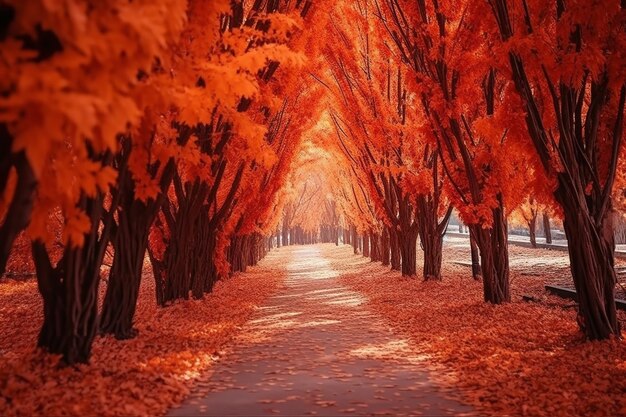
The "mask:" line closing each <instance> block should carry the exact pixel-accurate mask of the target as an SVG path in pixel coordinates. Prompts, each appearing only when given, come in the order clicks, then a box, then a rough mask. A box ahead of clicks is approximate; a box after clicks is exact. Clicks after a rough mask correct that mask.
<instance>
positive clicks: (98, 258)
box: [33, 192, 117, 365]
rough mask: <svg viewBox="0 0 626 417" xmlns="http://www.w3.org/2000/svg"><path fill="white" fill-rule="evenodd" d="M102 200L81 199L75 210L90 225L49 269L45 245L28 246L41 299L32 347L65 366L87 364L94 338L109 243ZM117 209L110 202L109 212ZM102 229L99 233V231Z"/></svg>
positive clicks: (108, 225) (108, 223)
mask: <svg viewBox="0 0 626 417" xmlns="http://www.w3.org/2000/svg"><path fill="white" fill-rule="evenodd" d="M103 202H104V197H103V195H102V193H101V192H98V193H97V195H96V197H94V198H88V197H85V196H82V197H81V201H80V202H79V208H80V209H82V210H83V211H84V212H85V213H87V215H88V216H89V217H90V220H91V229H90V231H89V232H88V233H86V234H85V235H84V244H83V246H82V247H80V248H76V247H73V246H67V247H66V248H65V250H64V253H63V257H62V258H61V260H60V261H59V262H58V263H57V265H56V266H54V267H53V266H52V263H51V261H50V257H49V255H48V252H47V250H46V247H45V245H44V244H43V243H42V242H40V241H35V242H33V260H34V262H35V268H36V269H37V284H38V288H39V292H40V293H41V295H42V298H43V308H44V312H43V316H44V319H43V325H42V327H41V331H40V333H39V339H38V346H39V347H42V348H44V349H46V350H47V351H48V352H50V353H57V354H61V355H63V361H64V362H65V363H66V364H70V365H71V364H75V363H87V362H88V361H89V357H90V355H91V347H92V344H93V340H94V338H95V336H96V334H97V332H98V329H99V325H98V286H99V284H100V267H101V265H102V260H103V259H104V253H105V251H106V247H107V245H108V242H109V235H110V230H111V222H112V218H111V216H110V214H106V215H105V211H104V208H103ZM116 204H117V202H116V201H114V202H113V203H112V206H115V205H116ZM100 226H102V227H100Z"/></svg>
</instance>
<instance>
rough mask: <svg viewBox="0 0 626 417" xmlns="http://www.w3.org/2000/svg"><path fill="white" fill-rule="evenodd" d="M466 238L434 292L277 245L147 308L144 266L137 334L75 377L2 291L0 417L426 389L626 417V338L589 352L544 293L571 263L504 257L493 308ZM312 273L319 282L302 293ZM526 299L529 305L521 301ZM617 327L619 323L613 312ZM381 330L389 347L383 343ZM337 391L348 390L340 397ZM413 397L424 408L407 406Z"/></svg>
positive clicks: (275, 407)
mask: <svg viewBox="0 0 626 417" xmlns="http://www.w3.org/2000/svg"><path fill="white" fill-rule="evenodd" d="M466 243H467V242H464V241H460V240H454V239H448V240H447V241H446V244H445V248H444V277H443V281H442V282H423V281H422V280H421V279H419V278H402V277H401V276H400V274H399V273H398V272H394V271H389V270H388V268H387V267H383V266H381V265H380V263H372V262H369V259H366V258H363V257H362V256H360V255H353V254H352V248H351V247H349V246H340V247H335V246H334V245H319V246H316V247H315V251H314V252H315V253H316V255H315V256H316V257H317V258H319V257H320V255H321V256H322V257H323V258H325V259H326V260H325V261H324V262H321V263H320V262H319V259H317V261H316V260H315V259H314V258H315V257H311V256H309V255H310V254H308V255H307V253H308V252H307V253H304V252H302V251H303V250H304V248H303V247H293V248H282V249H281V250H279V251H273V252H272V253H271V254H270V255H269V256H268V258H266V260H264V261H263V262H262V264H261V265H260V266H259V267H257V268H252V269H251V270H250V272H248V273H246V274H239V275H235V276H233V277H232V278H230V279H228V280H225V281H223V282H221V283H219V284H218V285H217V287H216V289H215V291H214V293H213V294H211V295H209V296H207V297H206V299H204V300H200V301H185V302H179V303H176V304H174V305H173V306H170V307H168V308H165V309H160V308H157V307H156V305H155V303H154V287H153V285H152V279H151V277H150V276H149V270H146V274H145V277H144V278H145V279H144V282H143V285H142V289H141V296H140V302H139V307H138V312H137V317H136V322H137V327H138V329H139V332H140V333H139V337H138V338H136V339H134V340H130V341H123V342H122V341H116V340H114V339H113V338H110V337H106V338H98V339H97V341H96V343H95V345H94V351H93V359H92V361H91V363H90V364H89V365H83V366H80V367H77V368H62V367H59V366H58V358H56V357H54V356H51V355H45V354H43V353H41V352H38V351H36V350H35V349H34V345H35V340H36V337H37V332H38V330H39V326H40V324H41V301H40V297H39V295H38V294H37V289H36V283H35V282H34V281H33V280H30V281H8V282H3V283H0V329H1V331H0V415H2V416H5V415H6V416H13V415H20V416H30V415H46V416H47V415H55V416H56V415H74V416H78V415H105V416H108V415H160V414H163V413H165V412H167V410H168V409H169V408H170V407H171V406H173V405H175V404H178V403H180V402H182V401H183V400H185V398H188V397H186V396H187V395H188V394H189V393H190V392H193V393H194V395H193V396H192V398H189V399H187V400H186V402H185V404H191V405H194V406H199V407H200V408H201V409H202V406H203V405H206V404H204V403H203V402H202V401H200V402H198V398H200V399H201V398H202V397H203V396H206V395H213V396H214V398H216V397H215V396H217V398H218V399H219V398H222V400H224V401H225V404H226V405H229V404H231V403H230V401H231V399H232V398H235V399H239V400H243V399H246V401H248V402H249V403H250V404H253V405H254V407H256V408H259V409H260V410H262V412H263V413H265V414H283V415H286V414H289V413H288V411H289V410H296V409H298V410H301V409H302V407H305V408H306V409H307V410H308V411H307V412H309V411H310V414H312V415H313V414H314V413H316V414H319V415H325V414H329V413H331V414H332V413H334V414H341V415H353V414H368V413H370V412H371V414H373V413H374V409H376V410H377V411H376V412H381V413H382V412H385V413H387V414H389V415H391V414H397V413H398V412H404V413H405V414H408V415H414V414H415V415H417V414H419V413H425V412H427V411H428V407H427V404H428V401H430V400H432V399H433V397H432V396H430V397H429V395H431V394H429V393H432V395H433V396H435V397H434V398H437V397H436V396H437V395H439V394H442V395H444V396H446V397H448V396H451V397H452V401H453V402H452V403H448V406H446V407H450V408H448V410H454V409H455V408H456V407H455V406H453V405H452V404H454V400H457V401H461V402H464V403H466V404H467V405H469V406H471V407H472V408H473V409H474V410H476V411H477V412H478V413H479V414H480V415H490V416H502V415H512V416H517V415H522V416H583V415H584V416H593V417H596V416H607V417H608V416H620V415H623V416H626V395H624V393H626V343H625V342H623V341H608V342H585V341H584V340H583V338H582V335H581V333H580V332H579V330H578V328H577V325H576V322H575V311H574V309H573V308H572V305H573V302H571V301H568V300H562V299H560V298H557V297H554V296H549V295H546V294H545V292H544V291H543V285H544V284H545V283H559V284H563V285H566V284H568V283H569V280H570V279H571V278H570V277H569V271H568V270H567V254H566V253H565V252H557V251H548V250H541V249H527V248H521V247H514V246H511V249H510V255H511V268H512V271H511V283H512V293H513V302H511V303H509V304H506V305H501V306H492V305H488V304H485V303H484V302H483V301H482V284H481V283H480V282H477V281H474V280H472V279H471V277H470V269H469V268H468V267H467V266H466V265H464V263H466V262H467V259H468V256H469V255H468V249H467V244H466ZM306 248H307V250H308V248H310V247H306ZM319 251H321V252H319ZM305 252H306V250H305ZM418 253H419V251H418ZM294 257H295V258H294ZM294 259H296V261H294ZM315 262H318V264H315ZM419 262H420V260H419V259H418V263H419ZM619 263H620V264H622V265H623V261H619ZM322 264H324V265H326V266H324V267H323V268H322V266H323V265H322ZM300 268H301V269H302V271H300V272H299V269H300ZM307 268H308V269H307ZM305 270H306V271H309V272H304V271H305ZM311 271H312V272H313V273H311ZM287 275H289V280H288V282H291V284H288V285H286V284H283V283H284V280H285V277H286V276H287ZM312 278H316V279H326V280H327V281H326V283H325V284H324V285H330V287H329V288H322V290H323V291H320V288H317V287H315V286H316V285H318V284H321V282H320V283H318V284H316V283H314V282H309V283H305V282H304V281H303V282H301V283H298V281H299V280H305V279H309V280H311V279H312ZM290 285H291V286H292V287H293V288H292V289H289V286H290ZM309 287H310V288H309ZM314 287H315V288H314ZM279 288H280V291H278V289H279ZM316 288H317V289H316ZM300 293H302V294H304V295H302V294H300ZM305 293H306V294H305ZM272 294H273V295H274V297H273V298H272V299H271V300H269V298H268V297H270V295H272ZM307 294H308V295H307ZM523 294H531V295H533V296H535V297H536V298H537V299H538V300H540V302H532V303H528V302H523V301H522V300H521V296H522V295H523ZM315 303H318V304H315ZM296 313H297V314H296ZM266 316H269V319H268V320H265V319H266V318H268V317H266ZM619 318H620V320H621V322H622V323H623V326H624V325H626V314H624V312H619ZM250 320H252V321H250ZM245 323H247V324H245ZM341 323H343V324H341ZM372 326H373V327H372ZM388 326H391V328H392V329H393V331H392V332H391V333H389V335H393V339H394V340H397V341H399V342H398V343H395V342H394V343H386V342H385V341H386V340H387V339H385V337H392V336H384V335H383V334H387V333H385V332H389V331H388V329H387V327H388ZM242 328H243V329H245V330H242ZM251 330H252V331H251ZM311 331H313V333H311ZM312 334H314V335H317V336H319V340H318V339H312V338H311V337H309V336H311V335H312ZM381 335H383V336H381ZM317 336H316V337H317ZM381 338H382V339H381ZM340 339H341V340H343V342H342V343H344V345H340V344H338V342H337V341H338V340H340ZM381 340H382V342H381ZM377 341H378V342H381V343H377ZM383 342H384V343H383ZM298 343H299V345H298ZM352 345H359V346H361V347H362V349H361V348H358V349H357V348H354V346H352ZM342 346H343V347H342ZM346 346H347V347H346ZM231 348H232V349H233V350H234V353H232V352H230V353H228V354H227V355H226V356H224V352H225V351H226V352H228V351H230V350H231ZM281 349H282V351H283V352H284V355H278V354H276V352H277V351H281ZM303 349H309V350H310V351H311V354H310V355H308V356H307V355H303V354H302V352H303ZM333 349H334V350H333ZM316 355H318V356H319V357H320V358H321V359H316V358H317V357H318V356H316ZM346 355H347V356H346ZM219 358H222V359H220V361H221V363H220V364H219V365H218V366H216V364H215V362H216V360H217V359H219ZM255 358H256V359H255ZM407 358H408V359H410V361H409V362H411V361H413V360H414V362H413V365H411V364H407V363H405V362H406V361H407ZM411 358H412V359H411ZM253 359H254V360H253ZM362 360H367V361H372V363H371V364H369V365H367V366H365V367H363V366H361V365H359V361H362ZM255 361H256V362H255ZM322 362H324V363H325V365H320V363H322ZM415 364H417V367H418V368H419V370H415V369H413V370H412V371H411V369H412V368H411V366H415ZM359 366H360V368H359ZM241 367H244V368H246V370H244V371H241V369H240V368H241ZM361 368H363V369H361ZM220 369H221V370H220ZM425 370H427V371H429V372H428V377H427V379H424V378H426V377H425V376H424V371H425ZM240 371H241V372H240ZM214 372H215V373H214ZM255 375H256V376H255ZM307 375H308V377H307ZM242 376H243V377H245V378H247V379H244V380H241V379H238V378H239V377H242ZM257 376H258V378H257V379H258V380H255V382H254V383H252V384H246V381H249V380H250V378H252V379H254V378H255V377H257ZM294 378H295V379H294ZM382 379H389V382H388V383H381V380H382ZM306 384H309V385H308V386H307V385H306ZM333 384H335V385H333ZM337 384H338V385H337ZM346 384H347V385H351V387H350V388H349V389H350V390H352V391H347V393H346V394H344V395H337V394H336V393H338V392H339V390H338V387H339V386H343V385H346ZM303 387H304V388H303ZM298 389H300V391H303V392H297V391H298ZM370 389H373V391H372V392H369V391H367V390H370ZM427 389H428V390H430V391H426V390H427ZM230 391H232V392H231V393H230V395H231V397H228V396H227V395H228V393H229V392H230ZM348 393H349V394H348ZM364 393H365V394H366V395H365V394H364ZM349 395H355V396H357V397H361V398H362V399H360V400H359V401H356V400H354V401H353V400H352V399H350V398H352V397H350V396H349ZM194 397H195V400H194ZM363 397H365V398H363ZM412 398H421V400H419V401H418V402H419V405H420V406H419V407H415V408H413V409H412V411H407V409H406V408H403V407H405V405H406V404H411V401H412V400H411V399H412ZM346 399H350V401H352V402H354V404H352V403H349V404H342V401H343V400H346ZM402 399H406V402H403V401H401V400H402ZM189 401H191V403H190V402H189ZM194 401H195V402H194ZM218 401H221V400H218ZM445 401H449V400H448V399H446V400H445ZM343 402H345V401H343ZM442 402H443V400H442ZM307 407H308V408H307ZM394 407H395V408H394ZM180 410H181V411H179V412H184V410H185V409H180ZM204 410H205V411H206V410H207V408H206V407H205V408H204ZM200 411H201V410H200ZM283 411H284V412H283Z"/></svg>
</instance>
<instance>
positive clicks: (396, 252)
mask: <svg viewBox="0 0 626 417" xmlns="http://www.w3.org/2000/svg"><path fill="white" fill-rule="evenodd" d="M389 243H390V245H389V246H390V251H391V269H392V270H394V271H399V270H400V265H401V255H400V243H399V241H398V232H397V231H395V230H393V229H391V228H390V229H389Z"/></svg>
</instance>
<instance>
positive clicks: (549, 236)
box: [543, 211, 552, 245]
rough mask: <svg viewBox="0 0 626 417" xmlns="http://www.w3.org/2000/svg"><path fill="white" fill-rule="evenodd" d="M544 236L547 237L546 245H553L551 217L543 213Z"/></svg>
mask: <svg viewBox="0 0 626 417" xmlns="http://www.w3.org/2000/svg"><path fill="white" fill-rule="evenodd" d="M543 235H544V236H545V237H546V243H547V244H548V245H550V244H552V230H551V229H550V216H548V213H546V212H545V211H544V212H543Z"/></svg>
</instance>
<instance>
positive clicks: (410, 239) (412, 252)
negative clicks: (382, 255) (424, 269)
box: [398, 227, 417, 276]
mask: <svg viewBox="0 0 626 417" xmlns="http://www.w3.org/2000/svg"><path fill="white" fill-rule="evenodd" d="M398 240H399V245H400V253H401V256H402V275H403V276H414V275H417V227H411V228H410V229H409V230H407V232H406V233H404V234H403V235H400V236H398Z"/></svg>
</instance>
